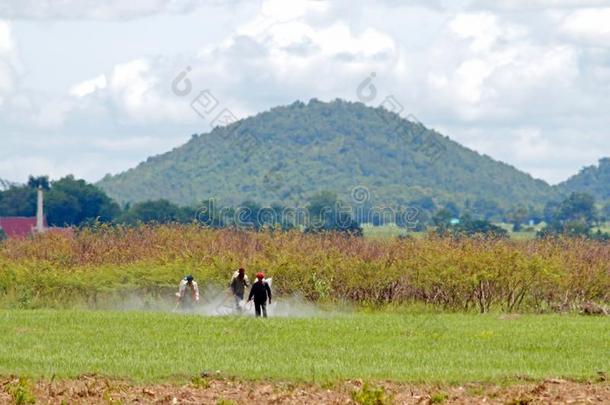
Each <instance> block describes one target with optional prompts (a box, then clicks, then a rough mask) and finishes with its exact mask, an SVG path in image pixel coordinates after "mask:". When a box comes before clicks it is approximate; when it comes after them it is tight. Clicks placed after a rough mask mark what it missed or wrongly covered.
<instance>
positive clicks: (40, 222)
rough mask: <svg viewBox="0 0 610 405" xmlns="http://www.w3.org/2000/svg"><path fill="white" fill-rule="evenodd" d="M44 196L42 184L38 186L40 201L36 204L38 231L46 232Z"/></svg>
mask: <svg viewBox="0 0 610 405" xmlns="http://www.w3.org/2000/svg"><path fill="white" fill-rule="evenodd" d="M43 204H44V196H43V192H42V186H38V202H37V205H36V208H37V209H36V232H38V233H43V232H44V208H43Z"/></svg>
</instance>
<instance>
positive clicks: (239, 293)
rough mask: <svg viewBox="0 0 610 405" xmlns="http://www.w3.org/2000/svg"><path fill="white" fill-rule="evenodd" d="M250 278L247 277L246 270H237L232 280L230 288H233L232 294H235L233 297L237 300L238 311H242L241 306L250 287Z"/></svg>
mask: <svg viewBox="0 0 610 405" xmlns="http://www.w3.org/2000/svg"><path fill="white" fill-rule="evenodd" d="M249 286H250V284H249V281H248V276H247V275H246V270H245V269H243V268H240V269H239V270H237V271H236V272H235V273H234V274H233V277H232V278H231V283H230V284H229V287H230V288H231V292H232V293H233V297H234V298H235V307H236V308H237V310H238V311H241V307H240V305H239V304H241V302H242V301H243V300H244V294H245V292H246V287H249Z"/></svg>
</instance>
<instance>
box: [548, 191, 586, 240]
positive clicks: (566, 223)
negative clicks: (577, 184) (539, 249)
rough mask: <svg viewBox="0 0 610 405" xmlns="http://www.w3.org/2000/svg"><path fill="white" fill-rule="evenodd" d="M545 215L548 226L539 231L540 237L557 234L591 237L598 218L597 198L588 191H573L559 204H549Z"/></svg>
mask: <svg viewBox="0 0 610 405" xmlns="http://www.w3.org/2000/svg"><path fill="white" fill-rule="evenodd" d="M553 207H555V209H554V210H552V208H553ZM545 217H547V219H548V220H547V226H546V227H545V228H544V229H543V230H541V231H540V232H539V236H540V237H546V236H549V235H557V234H563V235H568V236H587V237H590V236H591V229H592V227H593V224H594V222H595V221H596V220H597V211H596V208H595V199H594V198H593V196H591V195H589V194H586V193H572V194H570V196H569V197H568V198H566V199H565V200H563V201H562V202H561V203H559V204H554V203H553V204H547V205H546V207H545Z"/></svg>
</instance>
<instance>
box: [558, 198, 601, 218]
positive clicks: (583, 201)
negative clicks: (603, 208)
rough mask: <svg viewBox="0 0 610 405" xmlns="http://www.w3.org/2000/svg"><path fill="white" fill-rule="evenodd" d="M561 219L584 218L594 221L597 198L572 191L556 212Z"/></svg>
mask: <svg viewBox="0 0 610 405" xmlns="http://www.w3.org/2000/svg"><path fill="white" fill-rule="evenodd" d="M556 218H557V219H559V220H560V221H573V220H583V221H585V222H587V223H592V222H593V221H594V220H595V218H596V209H595V199H594V198H593V196H592V195H590V194H586V193H572V194H570V196H569V197H568V198H567V199H565V200H564V201H563V202H562V203H561V204H560V205H559V208H558V210H557V212H556Z"/></svg>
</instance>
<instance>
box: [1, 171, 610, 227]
mask: <svg viewBox="0 0 610 405" xmlns="http://www.w3.org/2000/svg"><path fill="white" fill-rule="evenodd" d="M39 187H41V188H42V189H43V190H45V215H46V217H47V222H48V224H49V226H57V227H64V226H86V225H88V224H91V223H94V222H102V223H115V224H124V225H135V224H138V223H160V224H166V223H192V222H198V223H201V224H203V225H206V226H210V227H219V228H221V227H240V228H249V229H255V230H261V229H264V228H277V229H282V230H287V229H293V228H298V229H301V230H303V231H305V232H323V231H340V232H346V233H351V234H354V235H361V234H362V228H361V226H360V225H361V224H363V223H370V224H373V225H384V224H388V223H393V224H396V225H398V226H400V227H404V228H408V229H410V230H413V231H426V230H428V229H430V228H431V229H434V230H435V231H436V232H438V233H440V234H451V235H455V236H460V235H466V236H472V235H475V234H485V235H495V236H499V237H506V236H507V231H506V230H505V229H503V228H501V227H499V226H497V225H494V224H493V223H492V221H496V222H499V221H502V222H507V223H511V224H512V226H513V230H514V231H520V230H523V229H524V228H527V227H528V226H529V225H531V224H539V223H540V222H543V221H544V223H545V224H546V226H545V227H544V228H543V230H542V231H540V232H539V236H540V237H546V236H550V235H557V234H567V235H571V236H575V235H582V236H587V237H597V238H604V237H606V238H607V235H605V236H604V234H602V233H601V232H599V231H598V232H593V231H592V230H593V229H594V227H596V226H599V225H600V224H602V223H604V222H607V221H610V202H609V203H607V204H606V205H604V206H600V205H598V204H596V201H595V199H594V198H593V197H592V196H591V195H589V194H586V193H572V194H571V195H570V196H568V197H567V198H566V199H564V200H562V201H549V202H548V203H547V204H546V206H545V208H544V210H543V211H542V212H537V211H536V210H535V209H532V208H531V207H529V208H528V207H517V208H513V209H512V210H510V211H508V212H505V213H500V212H498V211H497V209H498V208H497V206H495V205H494V204H493V203H491V202H486V201H484V200H476V201H474V202H473V203H470V202H468V201H467V202H466V204H464V205H462V206H458V205H457V204H456V203H454V202H452V201H447V202H445V203H444V204H437V202H436V201H435V200H434V199H432V198H430V197H423V198H418V199H416V200H413V201H411V202H409V203H408V205H407V207H404V208H395V209H390V208H389V207H384V208H382V209H380V208H379V207H375V206H372V205H371V204H370V203H369V202H367V203H365V204H363V205H357V206H354V205H353V204H352V205H349V204H347V203H345V202H344V201H341V200H340V199H339V198H338V197H337V194H335V193H333V192H329V191H322V192H319V193H316V194H314V195H312V196H311V197H310V198H309V199H308V200H307V203H306V204H305V205H304V206H303V207H301V208H297V207H285V206H282V205H280V204H275V205H271V206H262V205H261V204H259V203H257V202H255V201H244V202H243V203H241V204H239V205H238V206H233V207H226V206H219V205H218V204H217V203H216V202H215V201H214V200H212V199H210V200H206V201H202V202H201V203H200V204H198V205H196V206H179V205H176V204H174V203H172V202H170V201H168V200H163V199H161V200H154V201H145V202H139V203H134V204H126V205H124V206H122V207H121V206H120V205H119V204H117V203H116V202H115V201H114V200H112V199H111V198H110V197H109V196H108V195H107V194H106V193H105V192H104V191H103V190H101V189H100V188H98V187H97V186H95V185H93V184H89V183H87V182H86V181H85V180H81V179H76V178H74V176H66V177H64V178H61V179H59V180H54V181H49V179H48V177H30V178H29V180H28V182H27V183H26V184H23V185H14V184H13V185H10V187H8V188H7V189H5V190H4V191H0V216H33V215H35V213H36V190H37V189H38V188H39ZM0 236H1V235H0Z"/></svg>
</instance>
